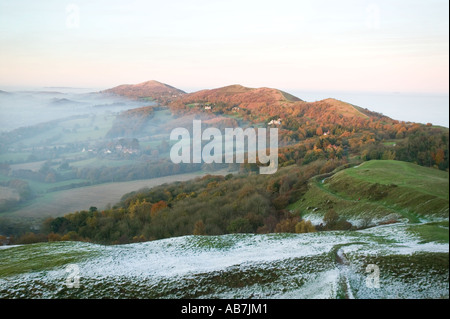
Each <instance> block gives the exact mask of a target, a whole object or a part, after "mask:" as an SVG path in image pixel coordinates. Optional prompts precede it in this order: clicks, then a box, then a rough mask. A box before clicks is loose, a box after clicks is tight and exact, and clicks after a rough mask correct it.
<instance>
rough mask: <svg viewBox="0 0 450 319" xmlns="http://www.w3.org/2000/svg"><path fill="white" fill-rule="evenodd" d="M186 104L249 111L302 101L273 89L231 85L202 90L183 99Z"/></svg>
mask: <svg viewBox="0 0 450 319" xmlns="http://www.w3.org/2000/svg"><path fill="white" fill-rule="evenodd" d="M181 101H182V102H183V103H185V104H188V103H194V102H196V101H203V102H210V103H219V102H223V103H226V104H230V105H231V104H232V105H239V106H241V107H246V108H249V109H252V108H255V107H257V106H258V105H262V104H277V105H282V104H283V103H286V102H296V101H301V100H300V99H299V98H297V97H295V96H293V95H290V94H288V93H286V92H283V91H280V90H277V89H271V88H257V89H254V88H247V87H244V86H242V85H230V86H225V87H222V88H217V89H212V90H202V91H198V92H194V93H190V94H186V95H184V96H183V97H181Z"/></svg>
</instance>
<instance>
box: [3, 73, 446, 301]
mask: <svg viewBox="0 0 450 319" xmlns="http://www.w3.org/2000/svg"><path fill="white" fill-rule="evenodd" d="M19 101H20V102H21V103H22V102H26V103H25V104H24V105H32V106H33V107H31V108H30V107H28V108H26V106H24V105H19ZM12 103H16V105H18V107H17V109H20V108H22V111H23V110H25V111H26V113H27V116H26V117H24V118H23V119H21V121H19V122H17V123H16V122H14V121H12V120H13V119H14V118H15V116H17V110H16V109H10V108H8V106H9V105H14V104H12ZM27 103H29V104H27ZM19 106H20V107H19ZM0 110H1V112H2V113H4V114H5V117H4V118H7V119H10V120H11V123H9V126H7V125H5V127H7V128H8V129H7V130H5V131H3V132H1V133H0V192H1V194H0V244H3V245H4V246H1V245H0V248H1V249H0V287H1V288H0V297H1V298H287V299H290V298H306V299H308V298H312V299H317V298H338V299H339V298H342V299H351V298H362V299H366V298H448V237H449V236H448V214H449V195H448V194H449V192H448V189H449V188H448V187H449V186H448V185H449V175H448V166H449V155H448V141H449V138H448V128H444V127H439V126H433V125H432V124H427V125H424V124H418V123H411V122H404V121H399V120H394V119H391V118H389V117H387V116H384V115H383V114H379V113H376V112H372V111H370V110H368V109H365V108H363V107H360V106H356V105H352V104H349V103H346V102H344V101H339V100H336V99H332V98H328V99H324V100H321V101H316V102H306V101H303V100H302V99H301V98H298V97H295V96H293V95H291V94H289V93H287V92H284V91H281V90H277V89H272V88H265V87H263V88H247V87H244V86H241V85H230V86H226V87H221V88H216V89H209V90H200V91H197V92H192V93H187V92H184V91H182V90H179V89H176V88H174V87H172V86H170V85H167V84H164V83H160V82H157V81H147V82H143V83H139V84H136V85H130V84H127V85H119V86H117V87H114V88H111V89H107V90H103V91H100V92H93V93H88V94H86V93H83V94H80V95H77V94H69V95H65V94H64V93H61V92H52V93H49V92H47V93H42V92H40V93H36V92H27V93H23V92H14V93H9V94H6V95H2V96H1V97H0ZM69 110H70V112H69ZM40 112H41V113H42V114H43V115H45V114H50V113H51V114H52V116H51V117H49V116H47V115H45V116H43V118H42V120H40V119H39V118H38V115H40ZM32 114H36V116H35V118H33V115H32ZM44 119H47V120H44ZM196 120H197V121H201V123H202V128H217V129H218V130H219V131H221V132H222V131H223V130H225V129H226V128H238V127H241V128H243V129H245V128H252V129H256V128H276V129H277V130H278V142H279V143H278V146H279V147H278V159H277V160H278V164H279V166H278V169H277V170H276V171H275V172H274V173H273V174H267V175H264V174H259V169H260V168H261V164H262V161H259V160H258V161H256V163H254V162H251V161H250V160H249V154H248V152H244V154H243V155H244V158H245V159H246V160H245V161H244V162H243V163H236V162H233V163H231V162H229V163H225V162H224V161H222V158H219V159H220V160H217V161H215V162H212V163H205V162H204V161H202V162H200V163H189V164H188V163H174V162H172V161H171V158H170V150H171V147H172V146H173V145H174V144H175V142H176V141H174V140H171V139H170V133H171V131H172V130H173V129H174V128H179V127H181V128H185V129H186V130H187V131H188V132H189V133H191V132H192V131H193V130H194V129H195V127H194V123H197V122H195V121H196ZM192 136H193V134H190V135H189V138H188V141H184V142H185V143H189V144H191V143H192V144H193V143H194V140H193V138H192ZM201 143H202V142H201V141H200V145H201ZM203 144H206V141H204V142H203ZM218 144H220V141H218ZM73 265H76V266H73ZM67 267H69V268H67ZM70 267H77V268H70ZM67 269H69V270H67ZM71 269H72V270H73V269H78V271H79V275H80V288H70V287H67V286H66V285H65V282H66V279H67V278H68V277H67V276H68V273H67V271H71ZM378 274H379V277H377V278H375V277H374V276H375V275H377V276H378ZM368 278H369V279H370V280H372V281H370V282H371V283H372V284H370V283H369V279H368ZM376 280H378V281H376ZM374 283H379V286H378V285H375V286H377V287H373V284H374Z"/></svg>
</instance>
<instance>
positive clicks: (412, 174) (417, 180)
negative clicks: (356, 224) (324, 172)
mask: <svg viewBox="0 0 450 319" xmlns="http://www.w3.org/2000/svg"><path fill="white" fill-rule="evenodd" d="M448 185H449V184H448V173H447V172H443V171H439V170H437V169H432V168H426V167H421V166H418V165H415V164H411V163H406V162H400V161H389V160H387V161H369V162H365V163H363V164H361V165H359V166H358V167H354V168H348V169H344V170H341V171H339V172H337V173H335V174H334V175H333V176H332V177H330V178H327V179H325V180H323V179H322V180H318V179H316V178H313V179H311V181H310V183H309V188H308V191H307V193H306V194H305V195H304V196H303V198H302V199H300V200H299V201H297V202H295V203H293V204H291V205H290V206H288V209H292V210H300V212H301V213H302V214H303V215H317V216H323V215H324V214H325V213H326V212H327V211H328V210H330V209H334V210H335V211H336V212H337V213H338V214H340V215H343V216H345V217H347V218H349V217H350V218H357V219H363V218H366V219H367V218H376V219H378V218H387V216H389V215H391V216H392V217H394V216H397V217H396V218H398V217H400V216H401V217H403V218H407V219H408V220H409V221H410V222H412V223H418V222H420V220H421V218H427V217H431V216H433V217H444V218H445V217H447V218H448V211H449V209H448V208H449V204H448V192H449V191H448Z"/></svg>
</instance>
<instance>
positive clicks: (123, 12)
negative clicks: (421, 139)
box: [0, 0, 449, 94]
mask: <svg viewBox="0 0 450 319" xmlns="http://www.w3.org/2000/svg"><path fill="white" fill-rule="evenodd" d="M448 6H449V4H448V2H447V1H442V0H433V1H428V2H426V3H424V2H423V1H418V0H417V1H404V0H401V1H396V2H394V3H392V2H389V1H386V0H377V1H371V2H368V1H357V2H355V1H351V0H348V1H345V2H339V3H336V2H334V1H331V0H321V1H302V2H301V3H299V2H298V1H290V0H285V1H281V2H280V3H278V4H277V5H276V6H274V5H272V3H271V2H269V1H258V2H256V1H253V0H251V1H250V0H249V1H244V2H242V1H236V2H234V0H233V1H228V2H226V3H224V2H221V1H207V2H205V1H202V0H196V1H193V2H190V3H189V4H186V3H185V2H183V1H178V0H173V1H169V2H167V3H157V2H154V1H141V0H135V1H131V2H127V4H123V3H117V2H112V3H111V2H106V1H98V2H96V3H91V2H88V1H84V0H81V1H73V2H69V1H64V2H59V1H58V2H55V1H45V2H39V3H36V2H34V1H30V0H27V1H22V2H20V3H11V2H10V3H1V4H0V26H1V27H2V29H3V30H4V31H5V32H3V33H2V35H0V43H1V44H2V52H0V70H1V71H0V86H8V85H12V86H57V87H61V86H68V87H78V86H82V87H113V86H115V85H119V84H122V83H140V82H144V81H147V80H148V79H149V78H153V79H158V80H159V81H161V82H163V83H169V84H170V85H173V86H175V87H180V88H182V87H192V84H193V83H195V86H197V87H202V88H208V87H222V86H225V85H228V84H229V83H235V82H236V81H237V80H238V82H239V83H241V84H242V85H244V86H248V87H262V86H267V87H274V88H280V89H282V88H284V89H285V90H286V89H288V90H294V89H295V90H297V89H302V90H309V91H310V90H319V91H323V90H325V91H375V92H379V91H383V92H384V91H386V92H420V93H438V94H439V93H444V94H448V92H449V91H448V87H449V81H448V77H449V76H448V75H449V72H448V65H449V64H448V59H449V54H448V47H449V42H448V35H449V33H448V27H449V23H448ZM236 8H239V9H238V10H236Z"/></svg>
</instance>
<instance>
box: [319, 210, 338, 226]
mask: <svg viewBox="0 0 450 319" xmlns="http://www.w3.org/2000/svg"><path fill="white" fill-rule="evenodd" d="M338 220H339V215H338V213H336V211H335V210H334V209H330V210H328V212H327V213H326V214H325V216H324V217H323V222H324V223H325V225H326V228H327V229H333V228H334V227H335V226H336V224H337V222H338Z"/></svg>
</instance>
